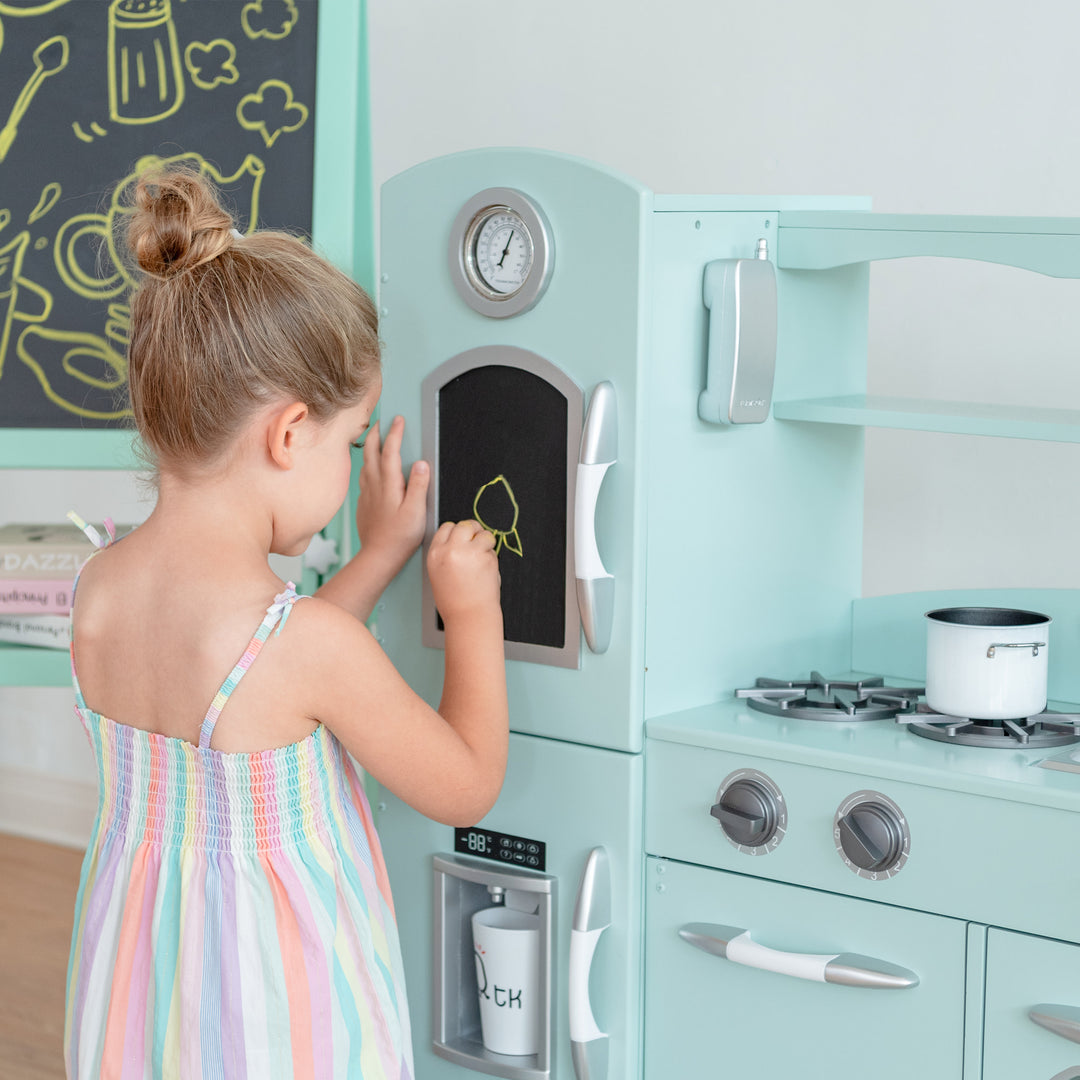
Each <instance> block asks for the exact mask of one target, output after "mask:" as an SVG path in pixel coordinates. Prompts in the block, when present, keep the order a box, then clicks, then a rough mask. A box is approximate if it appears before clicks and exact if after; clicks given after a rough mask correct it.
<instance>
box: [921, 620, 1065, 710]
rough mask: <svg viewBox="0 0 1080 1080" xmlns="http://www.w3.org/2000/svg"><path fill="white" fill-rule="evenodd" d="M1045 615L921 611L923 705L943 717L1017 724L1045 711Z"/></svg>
mask: <svg viewBox="0 0 1080 1080" xmlns="http://www.w3.org/2000/svg"><path fill="white" fill-rule="evenodd" d="M1049 629H1050V616H1049V615H1040V614H1039V613H1038V612H1036V611H1017V610H1015V609H1013V608H989V607H965V608H939V609H938V610H937V611H928V612H927V613H926V703H927V704H928V705H929V706H930V708H932V709H935V710H936V711H937V712H940V713H945V714H946V715H948V716H963V717H968V718H972V719H978V720H1018V719H1022V718H1024V717H1028V716H1034V715H1035V714H1037V713H1041V712H1042V711H1043V710H1044V709H1045V708H1046V670H1047V664H1046V661H1047V644H1048V642H1049Z"/></svg>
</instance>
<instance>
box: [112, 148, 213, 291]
mask: <svg viewBox="0 0 1080 1080" xmlns="http://www.w3.org/2000/svg"><path fill="white" fill-rule="evenodd" d="M134 204H135V205H134V211H133V213H132V215H131V217H130V219H129V221H128V226H127V228H128V245H129V247H130V248H131V251H132V253H133V254H134V256H135V261H136V262H137V264H138V266H139V268H140V269H141V270H143V271H144V272H145V273H147V274H151V275H153V276H154V277H159V278H164V277H171V276H173V275H174V274H178V273H182V272H183V271H185V270H192V269H194V268H195V267H197V266H201V265H202V264H203V263H206V262H209V261H210V260H211V259H216V258H217V257H218V256H219V255H220V254H221V253H222V252H223V251H225V250H226V249H227V248H229V247H230V246H231V245H232V243H233V237H232V232H231V230H232V228H233V220H232V218H231V217H230V216H229V214H228V213H226V211H225V210H224V209H223V208H222V206H221V204H220V202H219V201H218V197H217V193H216V191H215V189H214V188H213V186H212V185H211V184H210V183H209V181H208V180H206V179H205V178H204V177H203V176H202V175H201V174H200V173H198V172H195V171H194V170H189V169H183V168H170V169H166V170H161V171H156V172H148V173H145V174H143V175H142V176H141V177H140V178H139V180H138V181H137V183H136V185H135V194H134Z"/></svg>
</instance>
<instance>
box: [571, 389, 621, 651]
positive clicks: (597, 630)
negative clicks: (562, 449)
mask: <svg viewBox="0 0 1080 1080" xmlns="http://www.w3.org/2000/svg"><path fill="white" fill-rule="evenodd" d="M618 420H619V414H618V408H617V405H616V401H615V387H614V386H612V385H611V383H609V382H602V383H600V384H599V385H598V386H597V387H596V389H595V390H594V391H593V394H592V399H591V400H590V401H589V410H588V412H587V413H586V414H585V424H584V426H583V427H582V431H581V452H580V454H579V455H578V467H577V479H576V481H575V485H574V573H575V574H576V576H577V600H578V610H579V611H580V613H581V627H582V629H583V630H584V631H585V643H586V644H587V645H588V646H589V649H590V650H591V651H592V652H594V653H602V652H607V647H608V646H609V645H610V644H611V629H612V626H613V625H614V622H615V578H614V577H613V576H612V575H611V574H609V573H608V572H607V569H606V568H605V567H604V563H603V560H602V559H601V558H600V551H599V549H598V548H597V546H596V500H597V499H598V498H599V496H600V487H601V485H602V484H603V482H604V476H605V475H606V474H607V471H608V469H610V468H611V466H612V465H614V464H615V461H616V459H617V458H618V453H619V449H618V448H619V423H618Z"/></svg>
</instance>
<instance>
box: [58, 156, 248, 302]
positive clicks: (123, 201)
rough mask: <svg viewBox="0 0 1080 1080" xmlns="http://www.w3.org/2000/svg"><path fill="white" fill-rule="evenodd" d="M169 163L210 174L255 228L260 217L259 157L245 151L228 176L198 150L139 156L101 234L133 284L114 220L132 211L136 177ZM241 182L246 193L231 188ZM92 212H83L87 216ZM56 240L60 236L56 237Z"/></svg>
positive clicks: (115, 194) (115, 196)
mask: <svg viewBox="0 0 1080 1080" xmlns="http://www.w3.org/2000/svg"><path fill="white" fill-rule="evenodd" d="M170 165H185V166H187V167H188V168H190V169H198V170H199V172H201V173H202V174H203V175H204V176H208V177H210V179H211V180H213V181H214V183H215V184H217V186H218V187H220V188H225V189H228V190H229V195H230V198H231V199H232V200H233V201H234V202H235V203H236V204H237V205H238V206H240V207H243V206H244V205H245V203H246V204H247V205H249V206H250V207H251V211H250V213H249V214H248V215H247V219H248V222H249V223H250V228H252V229H254V228H255V223H256V222H257V221H258V220H259V198H260V194H261V192H262V183H263V177H264V176H265V175H266V164H265V163H264V162H263V160H262V158H259V157H256V156H255V155H254V154H248V155H247V156H246V157H245V158H244V160H243V161H242V162H241V163H240V167H239V168H238V169H237V170H236V172H234V173H232V174H231V175H230V176H226V175H225V174H224V173H222V172H221V171H220V170H218V169H216V168H215V167H214V166H213V165H211V164H210V163H209V162H208V161H207V160H206V158H204V157H203V156H202V155H201V154H196V153H187V154H175V155H173V156H172V157H158V156H157V155H156V154H148V155H147V156H146V157H144V158H140V159H139V160H138V162H136V164H135V168H134V169H133V170H132V171H131V172H130V173H129V174H128V175H127V176H126V177H125V178H124V180H123V182H122V183H120V184H118V185H117V187H116V190H115V191H114V192H113V196H112V202H111V204H110V206H109V213H108V216H107V217H106V218H105V226H104V235H105V239H106V241H107V243H108V245H109V254H110V255H111V256H112V261H113V265H114V267H115V268H116V269H117V270H118V271H119V272H120V273H121V274H123V275H124V278H125V280H126V281H127V283H128V284H129V285H132V286H134V285H135V279H134V277H133V276H132V274H131V267H130V265H129V263H128V261H127V260H126V259H125V258H124V257H123V255H122V254H121V252H120V251H119V249H118V248H117V247H116V241H117V236H116V224H117V221H118V220H119V218H120V217H121V216H124V215H127V214H129V213H131V210H130V205H131V198H130V196H131V191H132V188H133V187H134V186H135V184H136V182H137V181H138V179H139V177H140V176H142V175H143V174H144V173H146V172H152V171H154V170H155V169H160V168H165V167H168V166H170ZM240 184H244V185H246V187H247V191H246V193H245V192H238V191H235V190H232V189H235V188H236V187H237V186H238V185H240ZM92 216H93V215H89V214H88V215H86V217H87V218H88V219H89V218H90V217H92ZM57 244H59V237H57ZM57 251H59V247H57ZM65 280H66V279H65ZM110 280H111V279H110ZM117 291H119V290H117ZM108 295H109V296H115V295H116V293H115V292H113V293H109V294H108Z"/></svg>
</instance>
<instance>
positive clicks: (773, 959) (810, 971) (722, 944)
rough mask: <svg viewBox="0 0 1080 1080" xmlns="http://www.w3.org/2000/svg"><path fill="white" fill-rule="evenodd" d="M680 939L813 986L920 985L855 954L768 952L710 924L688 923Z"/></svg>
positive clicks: (903, 972) (745, 936)
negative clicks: (824, 984) (829, 984)
mask: <svg viewBox="0 0 1080 1080" xmlns="http://www.w3.org/2000/svg"><path fill="white" fill-rule="evenodd" d="M679 937H681V938H682V939H683V941H686V942H688V943H689V944H691V945H693V946H694V947H695V948H697V949H701V950H702V951H703V952H707V953H710V954H712V955H713V956H720V957H723V958H724V959H725V960H730V961H732V963H735V964H744V965H745V966H746V967H753V968H759V969H760V970H762V971H775V972H776V973H777V974H780V975H791V976H792V977H794V978H796V979H809V980H810V981H812V982H827V983H836V984H838V985H840V986H858V987H862V988H863V989H866V990H906V989H908V988H910V987H913V986H918V985H919V976H918V975H916V974H915V973H914V972H913V971H908V970H907V968H902V967H899V966H898V965H896V964H890V963H889V962H888V961H886V960H875V959H874V958H873V957H870V956H861V955H859V954H858V953H824V954H820V953H793V952H782V951H781V950H779V949H770V948H768V947H767V946H765V945H759V944H758V943H757V942H756V941H751V940H750V931H749V930H741V929H739V928H738V927H735V926H717V925H715V924H713V923H688V924H687V925H686V926H684V927H682V928H681V929H680V930H679Z"/></svg>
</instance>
